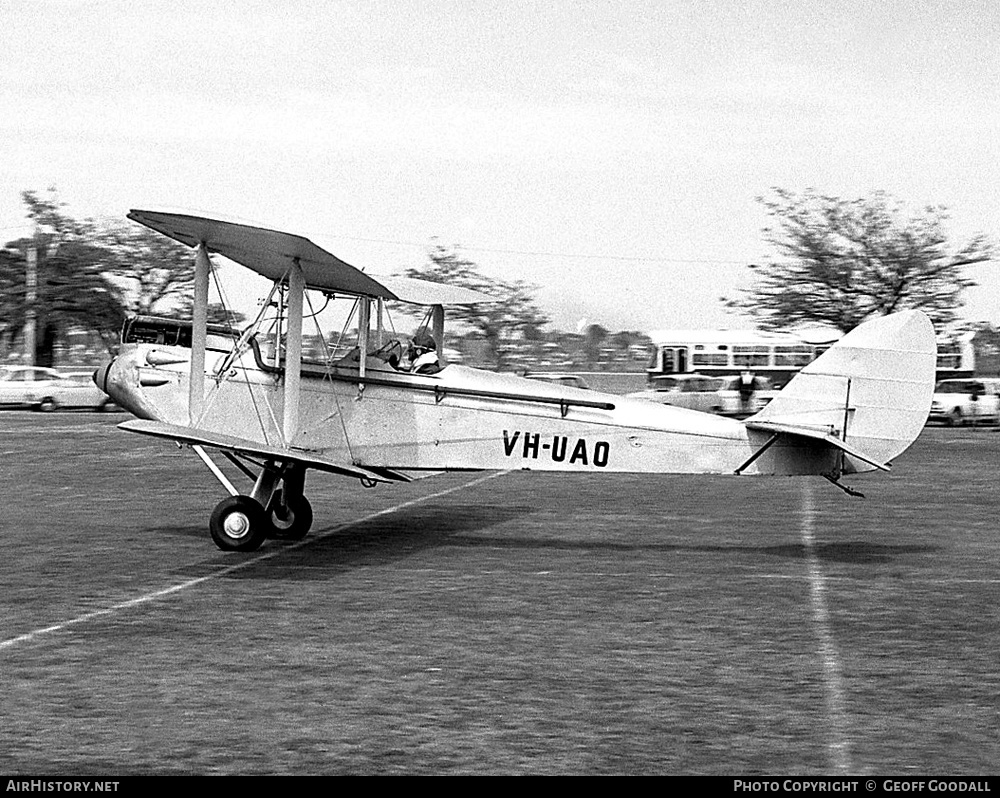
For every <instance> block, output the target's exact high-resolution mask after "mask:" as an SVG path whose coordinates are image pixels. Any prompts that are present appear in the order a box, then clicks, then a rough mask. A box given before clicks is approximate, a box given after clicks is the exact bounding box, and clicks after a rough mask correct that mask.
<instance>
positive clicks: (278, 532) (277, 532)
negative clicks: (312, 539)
mask: <svg viewBox="0 0 1000 798" xmlns="http://www.w3.org/2000/svg"><path fill="white" fill-rule="evenodd" d="M282 482H283V483H284V487H282V488H280V489H278V490H276V491H275V492H274V494H273V495H272V496H271V501H270V502H269V503H268V505H267V521H268V523H269V525H270V535H271V537H273V538H278V539H280V540H301V539H302V538H304V537H305V536H306V534H307V533H308V532H309V528H310V527H311V526H312V521H313V512H312V506H311V505H310V504H309V500H308V499H307V498H306V497H305V495H303V492H304V490H305V482H306V470H305V469H304V468H302V467H301V466H294V465H293V466H289V467H288V468H287V470H286V471H285V475H284V478H283V480H282Z"/></svg>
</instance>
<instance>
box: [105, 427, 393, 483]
mask: <svg viewBox="0 0 1000 798" xmlns="http://www.w3.org/2000/svg"><path fill="white" fill-rule="evenodd" d="M118 428H119V429H123V430H125V431H126V432H138V433H140V434H142V435H151V436H153V437H154V438H166V439H167V440H172V441H177V442H179V443H190V444H195V445H198V446H208V447H210V448H213V449H221V450H223V451H228V452H233V453H235V454H245V455H255V456H257V457H264V458H267V459H271V460H280V461H282V462H289V463H300V464H301V465H304V466H308V467H309V468H316V469H318V470H320V471H328V472H330V473H333V474H340V475H341V476H345V477H357V478H359V479H370V480H376V481H378V482H410V481H412V480H411V478H410V477H409V476H407V475H406V474H403V473H401V472H399V471H395V470H392V469H388V468H378V469H367V468H363V467H360V466H356V465H353V464H349V463H338V462H335V461H333V460H331V459H329V458H328V457H323V456H322V455H320V454H317V453H315V452H310V451H306V450H302V449H283V448H281V447H278V446H268V445H267V444H265V443H260V442H258V441H251V440H248V439H246V438H238V437H235V436H232V435H221V434H219V433H217V432H206V431H205V430H199V429H192V428H191V427H182V426H179V425H177V424H164V423H162V422H159V421H145V420H139V421H126V422H125V423H124V424H119V425H118Z"/></svg>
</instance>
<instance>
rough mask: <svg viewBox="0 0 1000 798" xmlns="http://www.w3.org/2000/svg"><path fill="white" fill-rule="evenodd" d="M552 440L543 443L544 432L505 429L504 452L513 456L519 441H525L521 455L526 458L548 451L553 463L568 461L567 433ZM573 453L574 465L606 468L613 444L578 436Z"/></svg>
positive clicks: (553, 437)
mask: <svg viewBox="0 0 1000 798" xmlns="http://www.w3.org/2000/svg"><path fill="white" fill-rule="evenodd" d="M551 440H552V442H551V443H549V442H548V441H547V440H546V442H545V443H542V433H540V432H525V433H523V436H522V432H521V430H514V432H510V431H509V430H504V431H503V452H504V454H505V455H507V457H513V456H514V452H515V450H517V448H518V445H517V443H518V441H523V444H522V446H521V447H520V449H521V457H522V458H523V459H525V460H527V459H529V458H530V459H532V460H537V459H539V457H542V458H544V457H545V453H546V452H547V453H548V455H549V457H551V458H552V462H553V463H563V462H565V461H566V451H567V450H568V449H569V448H570V440H569V438H568V437H567V436H565V435H553V436H552V439H551ZM571 451H572V454H570V456H569V462H570V463H571V464H574V465H582V466H586V465H591V464H593V465H595V466H597V467H598V468H605V467H607V465H608V461H609V460H610V459H611V444H610V443H608V441H594V442H593V443H592V448H591V444H589V443H588V441H587V440H586V439H585V438H577V439H576V442H575V443H573V445H572V450H571Z"/></svg>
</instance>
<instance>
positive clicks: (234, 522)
mask: <svg viewBox="0 0 1000 798" xmlns="http://www.w3.org/2000/svg"><path fill="white" fill-rule="evenodd" d="M268 527H269V525H268V523H267V518H266V516H265V514H264V508H263V507H261V506H260V503H259V502H258V501H256V500H255V499H251V498H250V497H249V496H230V497H229V498H228V499H223V500H222V501H221V502H219V503H218V504H217V505H216V507H215V509H214V510H213V511H212V517H211V518H210V519H209V522H208V529H209V531H210V532H211V533H212V540H214V541H215V545H216V546H218V547H219V548H220V549H222V550H223V551H256V550H257V549H259V548H260V544H261V543H263V542H264V540H265V539H266V538H267V533H268Z"/></svg>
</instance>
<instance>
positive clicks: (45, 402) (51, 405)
mask: <svg viewBox="0 0 1000 798" xmlns="http://www.w3.org/2000/svg"><path fill="white" fill-rule="evenodd" d="M57 407H59V403H58V402H57V401H56V400H55V399H53V398H52V397H51V396H46V397H45V398H44V399H42V401H40V402H39V403H38V404H37V405H36V406H35V409H36V410H37V411H38V412H39V413H51V412H52V411H53V410H55V409H56V408H57Z"/></svg>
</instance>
